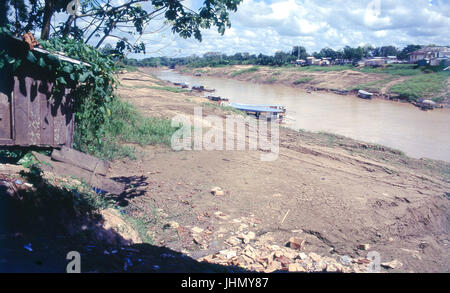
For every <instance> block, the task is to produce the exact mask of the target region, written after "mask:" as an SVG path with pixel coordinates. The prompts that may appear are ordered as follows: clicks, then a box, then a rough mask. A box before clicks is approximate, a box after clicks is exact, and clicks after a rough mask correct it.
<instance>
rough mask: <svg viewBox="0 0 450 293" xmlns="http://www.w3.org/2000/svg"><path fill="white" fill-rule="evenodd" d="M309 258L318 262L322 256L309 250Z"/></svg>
mask: <svg viewBox="0 0 450 293" xmlns="http://www.w3.org/2000/svg"><path fill="white" fill-rule="evenodd" d="M309 258H311V259H312V260H313V261H314V262H317V263H318V262H320V261H321V260H322V258H321V257H320V255H318V254H315V253H314V252H311V253H310V254H309Z"/></svg>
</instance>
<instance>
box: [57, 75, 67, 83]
mask: <svg viewBox="0 0 450 293" xmlns="http://www.w3.org/2000/svg"><path fill="white" fill-rule="evenodd" d="M56 81H57V82H58V83H60V84H64V85H66V84H67V82H66V80H65V79H64V77H62V76H61V77H58V78H57V79H56Z"/></svg>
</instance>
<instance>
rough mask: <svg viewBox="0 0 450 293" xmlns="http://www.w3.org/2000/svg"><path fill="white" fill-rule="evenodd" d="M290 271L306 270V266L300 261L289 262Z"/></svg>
mask: <svg viewBox="0 0 450 293" xmlns="http://www.w3.org/2000/svg"><path fill="white" fill-rule="evenodd" d="M288 270H289V272H306V270H305V268H304V267H303V266H302V265H301V264H299V263H292V264H289V267H288Z"/></svg>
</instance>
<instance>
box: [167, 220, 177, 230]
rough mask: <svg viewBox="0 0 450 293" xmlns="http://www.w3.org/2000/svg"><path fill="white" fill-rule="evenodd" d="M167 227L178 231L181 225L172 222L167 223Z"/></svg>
mask: <svg viewBox="0 0 450 293" xmlns="http://www.w3.org/2000/svg"><path fill="white" fill-rule="evenodd" d="M165 226H167V227H169V228H172V229H177V228H179V227H180V224H178V223H177V222H175V221H171V222H169V223H167V224H166V225H165Z"/></svg>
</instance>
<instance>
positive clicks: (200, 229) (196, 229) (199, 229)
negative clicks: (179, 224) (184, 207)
mask: <svg viewBox="0 0 450 293" xmlns="http://www.w3.org/2000/svg"><path fill="white" fill-rule="evenodd" d="M191 231H192V233H194V234H200V233H202V232H203V229H202V228H199V227H194V228H192V229H191Z"/></svg>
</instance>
